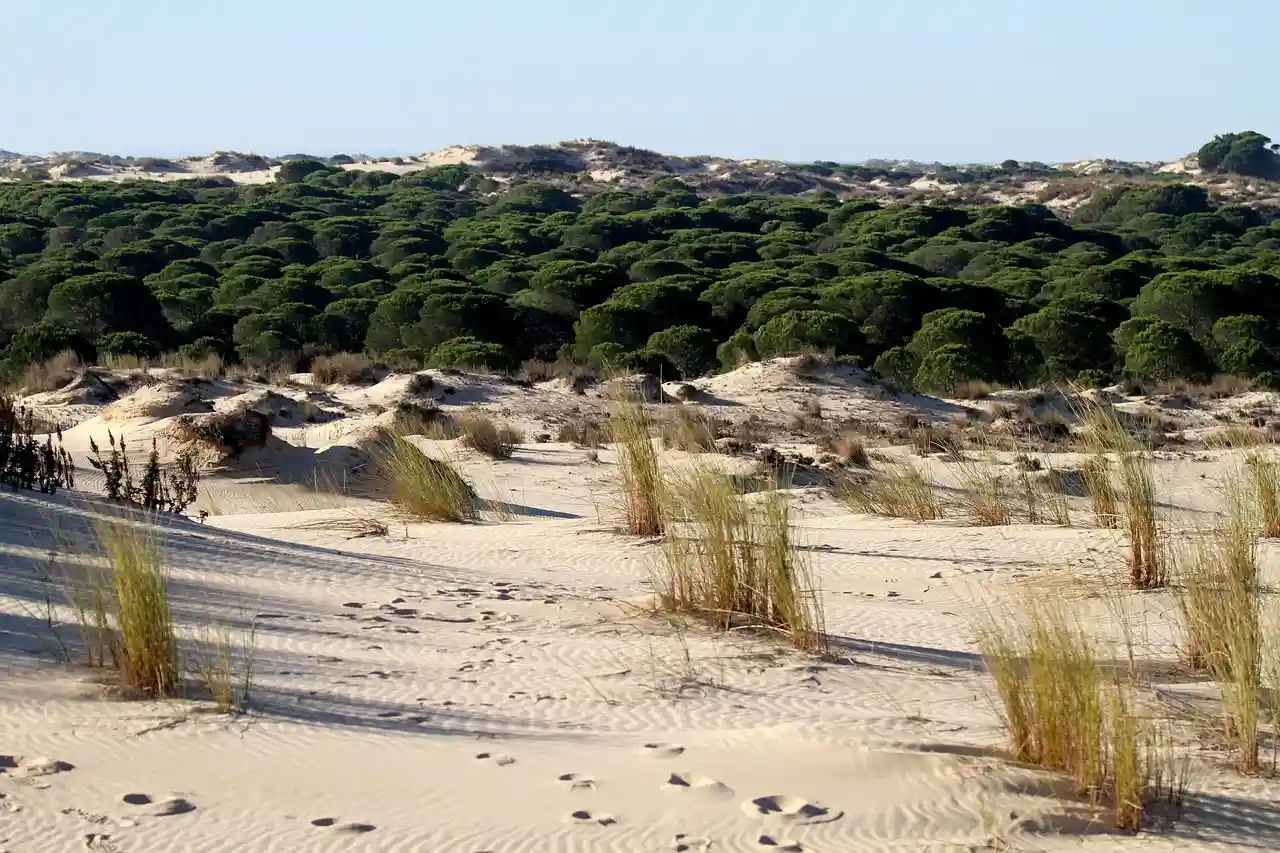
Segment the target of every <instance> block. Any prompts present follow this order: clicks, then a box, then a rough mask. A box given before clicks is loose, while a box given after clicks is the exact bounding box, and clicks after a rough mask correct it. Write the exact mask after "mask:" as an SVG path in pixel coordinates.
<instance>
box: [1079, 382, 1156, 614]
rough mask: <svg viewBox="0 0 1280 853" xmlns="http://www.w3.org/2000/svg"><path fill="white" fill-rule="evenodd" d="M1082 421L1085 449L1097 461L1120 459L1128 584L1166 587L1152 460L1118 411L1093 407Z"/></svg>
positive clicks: (1149, 587) (1121, 500)
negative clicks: (1108, 456)
mask: <svg viewBox="0 0 1280 853" xmlns="http://www.w3.org/2000/svg"><path fill="white" fill-rule="evenodd" d="M1083 420H1084V441H1085V446H1086V447H1087V448H1088V449H1090V450H1092V451H1093V453H1094V458H1095V459H1096V458H1099V457H1101V456H1103V455H1104V454H1106V453H1115V454H1117V455H1118V456H1119V468H1120V471H1119V477H1120V486H1121V489H1120V490H1119V492H1118V496H1119V498H1120V503H1121V505H1122V506H1123V513H1124V520H1125V524H1126V527H1127V528H1128V533H1129V582H1130V584H1131V585H1132V586H1133V587H1135V588H1136V589H1155V588H1157V587H1161V586H1164V585H1165V583H1166V582H1167V580H1168V578H1167V571H1166V569H1167V567H1166V566H1165V560H1164V555H1163V554H1162V552H1161V548H1160V541H1159V533H1160V529H1159V519H1158V517H1157V514H1156V495H1155V478H1154V474H1153V471H1152V465H1151V457H1150V455H1149V454H1147V453H1145V452H1144V451H1143V450H1142V449H1141V448H1140V447H1139V446H1138V443H1137V441H1136V440H1135V439H1134V437H1133V436H1132V435H1130V433H1129V431H1128V430H1127V429H1126V428H1125V426H1124V424H1123V423H1122V422H1121V419H1120V415H1119V413H1118V412H1117V411H1116V409H1115V407H1113V406H1111V405H1109V404H1105V403H1101V402H1098V403H1093V404H1091V405H1089V406H1088V408H1087V409H1086V411H1085V415H1084V418H1083ZM1104 500H1105V499H1104ZM1097 506H1098V504H1097V498H1095V508H1096V507H1097ZM1095 511H1096V510H1095Z"/></svg>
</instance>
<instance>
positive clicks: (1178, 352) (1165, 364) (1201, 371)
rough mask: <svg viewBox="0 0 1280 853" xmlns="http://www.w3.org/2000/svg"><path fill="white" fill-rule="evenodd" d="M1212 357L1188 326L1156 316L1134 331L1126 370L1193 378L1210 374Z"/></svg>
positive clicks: (1154, 376)
mask: <svg viewBox="0 0 1280 853" xmlns="http://www.w3.org/2000/svg"><path fill="white" fill-rule="evenodd" d="M1209 365H1210V362H1209V358H1208V356H1206V355H1205V352H1204V349H1203V348H1202V347H1201V346H1200V344H1199V343H1198V342H1197V341H1196V339H1195V338H1193V337H1192V336H1191V335H1190V334H1189V333H1188V332H1187V331H1186V330H1185V329H1181V328H1179V327H1177V326H1173V325H1170V324H1169V323H1166V322H1164V321H1163V320H1155V321H1154V322H1152V323H1150V324H1149V325H1147V327H1146V328H1145V329H1143V330H1142V331H1140V332H1138V333H1137V334H1136V335H1134V337H1133V339H1132V340H1131V341H1130V342H1129V345H1128V346H1127V347H1126V348H1125V355H1124V369H1125V372H1126V373H1129V374H1131V375H1133V376H1137V377H1139V378H1141V379H1156V380H1168V379H1191V380H1195V381H1203V380H1204V379H1206V378H1207V377H1208V373H1209Z"/></svg>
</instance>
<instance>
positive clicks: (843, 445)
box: [823, 431, 871, 468]
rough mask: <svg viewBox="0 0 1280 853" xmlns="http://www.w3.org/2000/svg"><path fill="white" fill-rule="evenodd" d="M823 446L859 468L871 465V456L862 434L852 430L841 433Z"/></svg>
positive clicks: (845, 461) (847, 463) (846, 462)
mask: <svg viewBox="0 0 1280 853" xmlns="http://www.w3.org/2000/svg"><path fill="white" fill-rule="evenodd" d="M823 448H824V449H829V450H831V451H833V452H834V453H835V454H836V455H837V456H839V457H840V459H841V461H843V462H844V463H845V464H846V465H853V466H856V467H858V468H870V467H871V456H870V455H869V454H868V453H867V445H866V442H865V441H863V439H862V436H860V435H858V434H856V433H854V432H852V431H845V432H843V433H841V434H840V435H839V436H837V437H836V438H834V439H833V440H831V441H830V442H829V443H826V444H824V445H823Z"/></svg>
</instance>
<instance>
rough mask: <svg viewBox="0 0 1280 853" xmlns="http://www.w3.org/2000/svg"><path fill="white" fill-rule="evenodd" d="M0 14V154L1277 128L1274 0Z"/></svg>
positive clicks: (9, 8) (1048, 147) (889, 147)
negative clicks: (0, 35) (0, 33)
mask: <svg viewBox="0 0 1280 853" xmlns="http://www.w3.org/2000/svg"><path fill="white" fill-rule="evenodd" d="M0 28H3V32H4V34H5V35H6V36H7V38H5V39H4V44H3V47H0V81H3V84H2V85H0V148H5V149H8V150H11V151H13V150H16V151H23V152H27V153H42V152H45V151H50V150H68V149H78V150H92V151H102V152H109V153H119V154H155V155H161V156H172V155H179V154H190V153H206V152H209V151H212V150H214V149H235V150H242V151H254V152H258V153H263V154H282V153H288V152H294V151H307V152H314V153H335V152H339V151H344V152H356V151H360V152H368V153H417V152H421V151H426V150H432V149H436V148H441V147H444V146H446V145H451V144H474V143H487V144H495V143H504V142H507V143H526V144H527V143H536V142H552V141H555V140H560V139H570V138H577V137H593V138H598V139H610V140H613V141H616V142H620V143H624V144H629V145H636V146H640V147H645V148H654V149H658V150H661V151H665V152H670V153H678V154H720V155H726V156H735V157H746V156H760V157H775V158H780V159H787V160H795V161H810V160H838V161H846V162H847V161H853V160H863V159H867V158H870V157H910V158H916V159H921V160H935V159H937V160H943V161H999V160H1002V159H1004V158H1006V157H1012V158H1015V159H1025V160H1033V159H1034V160H1045V161H1057V160H1068V159H1075V158H1084V157H1097V156H1111V157H1119V158H1128V159H1145V158H1151V159H1157V158H1165V157H1170V158H1171V157H1176V156H1181V155H1182V154H1185V153H1188V152H1189V151H1192V150H1194V149H1195V148H1197V147H1198V146H1199V145H1200V144H1201V143H1202V142H1204V141H1205V140H1207V139H1208V138H1210V137H1212V136H1213V134H1215V133H1218V132H1225V131H1232V130H1246V129H1253V130H1259V131H1261V132H1263V133H1267V134H1269V135H1272V136H1274V137H1280V99H1278V98H1277V83H1276V81H1277V76H1276V75H1277V70H1276V69H1277V66H1276V64H1275V63H1276V57H1277V55H1278V54H1280V0H1216V2H1206V0H1194V2H1193V0H1062V2H1050V0H967V1H966V0H810V1H809V2H805V0H792V2H784V0H488V1H487V2H485V0H451V2H434V0H418V2H409V0H403V2H395V1H394V0H355V2H334V0H312V2H298V1H297V0H253V2H246V0H202V1H201V2H196V0H117V2H109V3H103V2H91V0H33V2H14V3H11V4H6V6H5V9H4V12H3V14H2V15H0Z"/></svg>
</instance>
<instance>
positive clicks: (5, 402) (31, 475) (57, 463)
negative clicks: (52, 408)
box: [0, 394, 75, 494]
mask: <svg viewBox="0 0 1280 853" xmlns="http://www.w3.org/2000/svg"><path fill="white" fill-rule="evenodd" d="M36 435H37V433H36V425H35V417H34V415H33V414H32V413H31V411H30V410H28V409H23V408H22V407H20V406H18V405H17V404H16V403H15V402H14V400H13V398H12V397H9V396H7V395H4V394H0V485H4V486H8V487H9V488H11V489H39V490H40V491H41V492H44V493H45V494H53V493H55V492H56V491H58V489H70V488H75V465H74V463H73V461H72V459H71V455H70V454H69V453H67V451H66V450H64V449H63V448H62V433H61V432H60V431H55V433H54V434H51V435H45V437H44V441H40V440H38V439H37V438H36ZM55 438H56V439H57V442H56V443H55V441H54V439H55Z"/></svg>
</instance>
